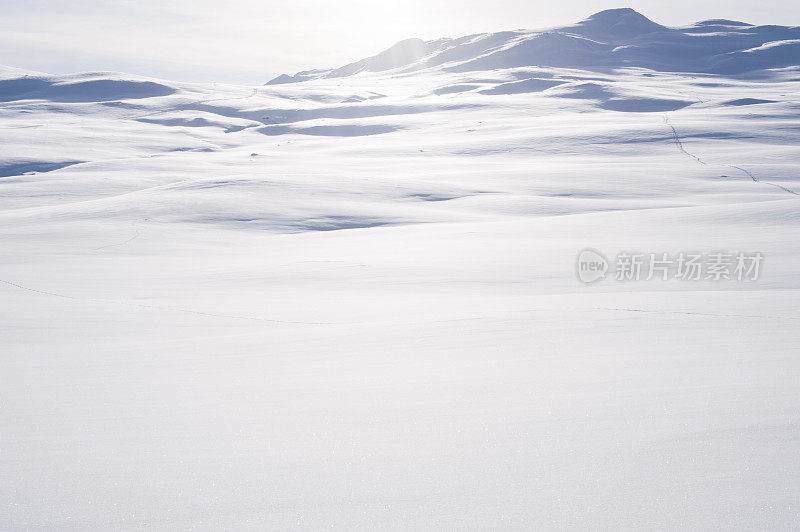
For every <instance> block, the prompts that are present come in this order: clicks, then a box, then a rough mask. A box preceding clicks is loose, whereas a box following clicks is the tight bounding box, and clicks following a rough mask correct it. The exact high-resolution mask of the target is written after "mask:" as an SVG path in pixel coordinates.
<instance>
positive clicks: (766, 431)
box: [0, 10, 800, 530]
mask: <svg viewBox="0 0 800 532" xmlns="http://www.w3.org/2000/svg"><path fill="white" fill-rule="evenodd" d="M797 32H798V30H797V29H796V28H782V27H779V26H771V27H761V28H756V27H752V26H749V25H746V24H744V23H739V22H734V21H725V20H714V21H706V22H703V23H699V24H696V25H694V26H692V27H690V28H684V29H681V30H677V29H670V28H664V27H663V26H659V25H657V24H655V23H653V22H651V21H648V20H647V19H645V18H644V17H642V16H641V15H639V14H638V13H635V12H632V11H630V10H615V11H611V12H604V13H600V14H598V15H595V16H593V17H592V18H590V19H588V20H587V21H584V22H582V23H579V24H577V25H575V26H574V27H571V28H566V29H561V30H558V31H555V30H552V31H551V32H550V33H543V34H536V33H531V32H527V33H525V32H507V33H504V34H492V35H485V36H470V37H466V38H463V39H456V40H449V41H448V43H450V44H448V45H447V46H445V44H443V42H444V41H442V42H439V41H436V42H434V44H431V43H425V42H423V41H416V40H412V41H404V43H400V44H399V45H397V47H395V48H393V49H391V50H390V51H387V52H385V53H384V54H381V55H380V56H377V58H370V59H367V60H365V61H363V62H361V63H359V64H358V65H359V66H357V67H344V70H342V69H339V70H336V69H335V70H332V71H316V73H314V74H313V75H308V76H306V77H308V78H316V79H308V80H306V81H302V82H299V83H289V84H272V85H267V86H263V87H255V88H253V87H236V86H224V85H211V84H209V85H192V84H176V83H171V82H167V81H161V80H149V79H140V78H134V77H131V76H125V75H121V74H111V73H89V74H81V75H75V76H49V75H45V74H39V73H32V72H22V71H19V70H14V69H5V70H2V71H1V72H0V101H1V102H2V103H0V129H2V138H3V142H2V143H0V176H1V177H0V208H1V209H2V210H1V211H0V243H2V246H0V295H1V296H2V305H0V323H2V325H0V529H30V530H38V529H98V530H117V529H142V528H154V529H163V530H175V529H189V528H193V529H201V530H220V529H231V530H241V529H274V530H286V529H294V528H298V529H322V528H326V529H328V528H334V529H340V530H354V529H407V530H420V529H421V530H425V529H474V530H483V529H520V530H521V529H527V530H531V529H575V530H579V529H687V528H689V529H710V528H720V529H725V528H737V529H738V528H743V529H792V528H796V527H797V526H798V523H799V522H800V503H799V502H798V501H800V453H798V445H800V387H799V386H798V383H800V357H799V356H798V355H800V353H799V352H798V349H800V347H799V346H800V311H799V310H800V298H799V297H798V295H799V294H800V291H799V289H800V280H798V273H797V272H798V267H800V244H798V236H800V232H799V231H800V209H799V207H800V202H799V200H800V198H798V193H800V177H798V164H799V163H800V128H798V125H797V124H798V118H800V100H799V99H798V89H799V88H800V81H798V80H800V72H798V69H797V68H796V63H797V57H796V54H793V53H791V50H793V49H794V48H793V47H796V46H797V42H796V39H797V38H798V37H797ZM706 34H708V35H713V37H708V36H704V35H706ZM489 41H490V42H489ZM684 41H691V42H692V43H693V44H692V47H688V48H687V47H681V43H684ZM779 41H780V42H779ZM456 42H457V45H456V44H453V43H456ZM437 43H438V44H437ZM654 43H655V44H654ZM659 43H661V44H663V43H667V44H669V43H671V44H669V46H667V44H664V46H663V47H659V46H661V44H659ZM451 44H452V46H451ZM723 45H724V46H723ZM704 46H705V47H706V48H703V47H704ZM654 47H655V48H654ZM697 47H699V48H700V49H703V50H706V52H707V53H704V54H697V53H695V52H694V51H693V50H696V49H697ZM656 49H657V50H659V52H658V54H655V55H654V54H653V53H651V52H652V51H653V50H656ZM681 53H685V55H681ZM559 54H562V55H559ZM620 54H622V55H620ZM670 54H671V55H670ZM720 54H722V56H720ZM558 57H562V58H564V59H563V61H556V60H551V59H552V58H556V59H558ZM587 57H588V58H598V59H597V61H594V62H593V63H591V64H588V63H586V60H587V59H586V58H587ZM620 57H623V59H625V60H629V63H626V64H621V63H619V61H618V59H619V58H620ZM712 57H713V58H714V59H713V60H712V59H709V58H712ZM684 59H685V60H684ZM789 60H793V61H794V65H793V64H792V63H791V61H789ZM682 61H683V62H682ZM787 61H789V62H788V63H787ZM554 63H556V64H554ZM376 65H377V66H376ZM676 65H684V67H683V68H678V67H677V66H676ZM698 65H699V66H698ZM715 65H716V66H715ZM720 65H722V66H720ZM726 65H727V66H726ZM753 65H755V67H756V68H752V67H753ZM745 67H746V68H745ZM762 67H765V68H771V69H772V70H764V69H762ZM776 67H777V68H776ZM370 71H373V72H370ZM745 71H746V73H742V72H745ZM334 73H335V74H334ZM734 74H735V75H734ZM301 77H302V76H301ZM291 79H292V78H289V77H288V76H287V77H286V78H285V79H284V81H287V80H288V81H291ZM587 247H590V248H593V249H597V250H600V251H602V252H603V253H604V254H606V255H607V256H609V257H613V256H615V255H616V254H617V253H618V252H620V251H626V250H627V251H640V252H669V253H678V252H681V251H707V252H712V251H717V250H729V251H734V252H735V251H747V252H756V251H757V252H761V253H763V254H764V256H765V262H764V269H763V274H762V276H761V278H760V280H759V281H757V282H738V281H728V282H725V281H723V282H711V281H702V282H682V281H677V280H673V281H667V282H662V281H650V282H645V281H640V282H627V283H623V282H617V281H615V280H613V279H606V280H603V281H600V282H598V283H595V284H592V285H584V284H582V283H580V282H579V281H578V280H577V279H576V276H575V258H576V256H577V254H578V252H579V251H580V250H582V249H584V248H587Z"/></svg>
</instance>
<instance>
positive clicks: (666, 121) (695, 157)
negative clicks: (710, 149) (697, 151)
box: [664, 115, 706, 164]
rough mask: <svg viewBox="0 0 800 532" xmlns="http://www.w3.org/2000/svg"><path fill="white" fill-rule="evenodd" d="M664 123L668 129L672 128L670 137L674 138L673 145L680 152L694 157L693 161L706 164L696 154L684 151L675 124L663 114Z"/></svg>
mask: <svg viewBox="0 0 800 532" xmlns="http://www.w3.org/2000/svg"><path fill="white" fill-rule="evenodd" d="M664 123H665V124H666V125H668V126H669V127H670V129H672V138H673V139H674V140H675V145H676V146H677V147H678V149H679V150H681V152H683V153H684V154H685V155H688V156H689V157H691V158H692V159H694V160H695V161H697V162H698V163H700V164H706V163H705V162H704V161H703V160H702V159H701V158H700V157H698V156H697V155H694V154H692V153H689V152H688V151H686V148H684V147H683V142H682V141H681V137H680V135H678V130H677V129H675V126H673V125H672V123H670V121H669V116H668V115H664Z"/></svg>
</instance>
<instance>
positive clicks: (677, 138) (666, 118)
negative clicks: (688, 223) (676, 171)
mask: <svg viewBox="0 0 800 532" xmlns="http://www.w3.org/2000/svg"><path fill="white" fill-rule="evenodd" d="M664 123H665V124H666V125H668V126H669V127H670V129H671V130H672V137H673V139H674V141H675V145H676V146H677V147H678V149H679V150H680V151H681V152H682V153H684V154H685V155H688V156H689V157H691V158H692V159H694V160H695V161H697V162H698V163H700V164H702V165H706V166H708V163H706V162H705V161H703V160H702V159H701V158H700V157H698V156H697V155H695V154H693V153H690V152H689V151H687V150H686V148H685V147H684V145H683V141H682V140H681V137H680V134H679V133H678V130H677V129H675V126H673V125H672V123H671V122H670V121H669V116H668V115H666V114H665V115H664ZM725 166H727V167H728V168H734V169H736V170H739V171H740V172H743V173H744V174H746V175H747V176H748V177H749V178H750V179H752V180H753V182H754V183H762V184H764V185H770V186H773V187H775V188H779V189H781V190H783V191H784V192H788V193H789V194H794V195H795V196H800V194H798V193H797V192H795V191H794V190H791V189H788V188H786V187H784V186H783V185H778V184H776V183H770V182H769V181H761V180H760V179H758V177H756V176H755V175H754V174H753V173H752V172H750V171H749V170H745V169H744V168H742V167H741V166H736V165H735V164H727V165H725Z"/></svg>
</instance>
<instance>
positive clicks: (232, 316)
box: [0, 279, 347, 325]
mask: <svg viewBox="0 0 800 532" xmlns="http://www.w3.org/2000/svg"><path fill="white" fill-rule="evenodd" d="M0 283H3V284H6V285H8V286H12V287H14V288H19V289H20V290H26V291H28V292H33V293H35V294H39V295H44V296H50V297H58V298H62V299H69V300H71V301H86V302H91V303H107V304H112V305H123V306H128V307H137V308H145V309H153V310H162V311H167V312H181V313H184V314H195V315H198V316H209V317H214V318H228V319H234V320H248V321H258V322H265V323H283V324H289V325H346V324H347V323H345V322H330V321H292V320H277V319H270V318H259V317H256V316H238V315H235V314H218V313H215V312H203V311H201V310H192V309H185V308H179V307H163V306H159V305H146V304H144V303H131V302H128V301H118V300H114V299H98V298H93V297H75V296H70V295H66V294H59V293H57V292H48V291H47V290H39V289H38V288H31V287H29V286H24V285H21V284H19V283H15V282H13V281H8V280H6V279H0Z"/></svg>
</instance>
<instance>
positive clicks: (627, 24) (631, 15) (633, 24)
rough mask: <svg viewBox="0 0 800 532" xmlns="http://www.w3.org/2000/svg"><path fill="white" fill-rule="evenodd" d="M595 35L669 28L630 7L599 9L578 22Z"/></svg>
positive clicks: (618, 34) (638, 32)
mask: <svg viewBox="0 0 800 532" xmlns="http://www.w3.org/2000/svg"><path fill="white" fill-rule="evenodd" d="M578 26H579V27H580V28H581V29H583V30H584V31H588V33H590V34H592V35H594V36H603V37H607V36H617V37H632V36H635V35H644V34H645V33H652V32H654V31H661V30H665V29H667V28H666V27H665V26H662V25H661V24H656V23H655V22H653V21H652V20H650V19H649V18H647V17H646V16H644V15H642V14H641V13H639V12H638V11H636V10H634V9H631V8H629V7H621V8H617V9H606V10H604V11H599V12H597V13H595V14H594V15H592V16H590V17H589V18H587V19H586V20H583V21H581V22H579V23H578Z"/></svg>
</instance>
